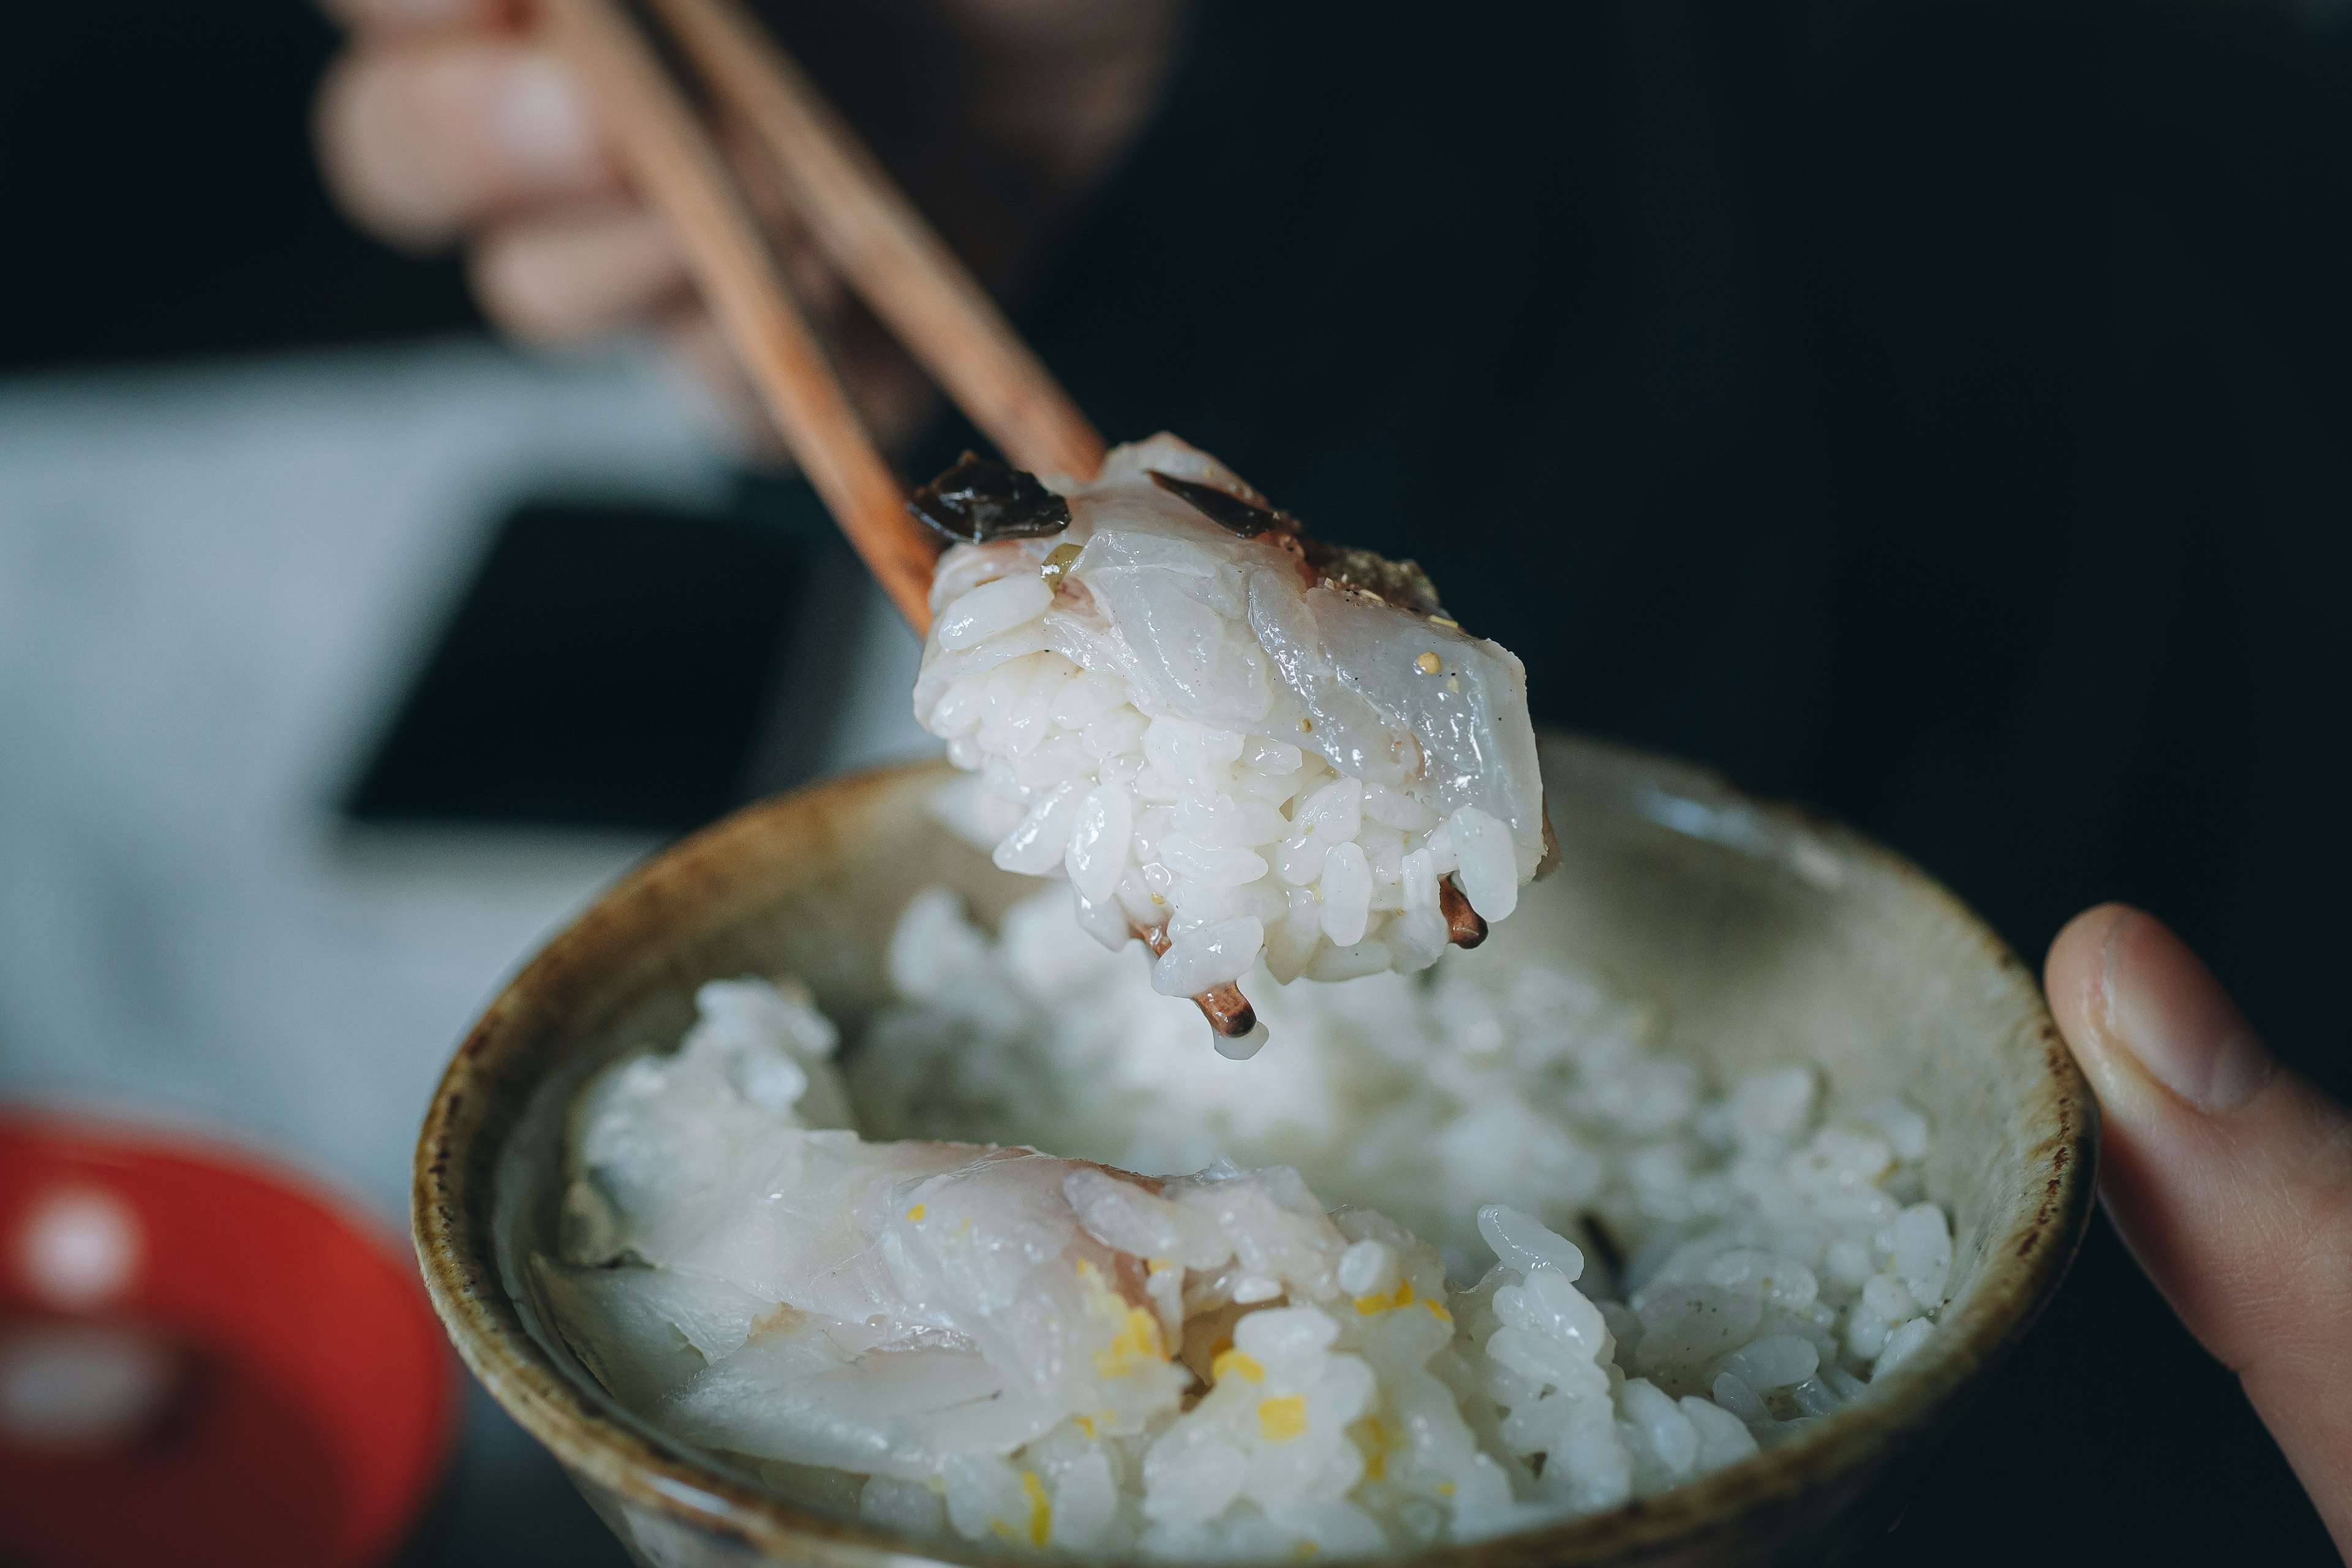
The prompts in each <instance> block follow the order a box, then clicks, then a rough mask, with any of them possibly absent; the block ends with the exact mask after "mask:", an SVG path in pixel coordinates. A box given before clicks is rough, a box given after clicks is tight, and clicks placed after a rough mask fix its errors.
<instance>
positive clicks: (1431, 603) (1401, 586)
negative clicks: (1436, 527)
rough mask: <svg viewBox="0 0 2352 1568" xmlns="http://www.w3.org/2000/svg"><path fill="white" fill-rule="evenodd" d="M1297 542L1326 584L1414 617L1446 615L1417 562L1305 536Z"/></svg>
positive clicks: (1434, 586) (1426, 576)
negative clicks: (1374, 598)
mask: <svg viewBox="0 0 2352 1568" xmlns="http://www.w3.org/2000/svg"><path fill="white" fill-rule="evenodd" d="M1299 544H1300V545H1301V546H1302V547H1303V548H1304V549H1305V551H1306V554H1307V565H1309V566H1312V567H1313V568H1314V569H1315V574H1316V575H1317V576H1318V577H1321V578H1322V579H1324V580H1325V581H1326V582H1330V583H1336V584H1339V586H1340V587H1342V588H1352V589H1355V590H1356V591H1357V592H1359V593H1364V594H1373V595H1378V596H1379V597H1381V598H1382V599H1385V600H1387V601H1388V602H1389V603H1390V604H1391V605H1398V606H1400V607H1401V608H1403V609H1408V610H1411V611H1412V613H1413V614H1415V615H1417V616H1444V614H1445V606H1444V605H1441V604H1439V603H1438V602H1437V584H1434V583H1433V582H1431V581H1430V580H1429V574H1428V573H1426V572H1424V571H1423V570H1422V569H1421V565H1420V563H1418V562H1412V561H1391V560H1390V559H1389V558H1388V557H1387V556H1385V555H1376V554H1374V553H1373V552H1370V551H1369V550H1357V549H1354V548H1351V547H1350V546H1349V545H1345V544H1326V543H1325V542H1323V541H1321V540H1319V539H1308V538H1306V537H1304V536H1301V538H1300V539H1299Z"/></svg>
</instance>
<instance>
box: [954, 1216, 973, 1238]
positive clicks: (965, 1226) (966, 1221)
mask: <svg viewBox="0 0 2352 1568" xmlns="http://www.w3.org/2000/svg"><path fill="white" fill-rule="evenodd" d="M970 1229H971V1215H964V1216H963V1223H962V1224H961V1225H959V1226H956V1233H957V1234H958V1235H959V1236H960V1235H961V1234H962V1233H963V1232H965V1231H967V1230H970Z"/></svg>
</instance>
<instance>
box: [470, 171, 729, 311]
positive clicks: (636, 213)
mask: <svg viewBox="0 0 2352 1568" xmlns="http://www.w3.org/2000/svg"><path fill="white" fill-rule="evenodd" d="M470 269H471V271H472V274H473V281H474V293H475V296H476V298H478V299H479V300H481V302H482V308H483V309H484V310H486V311H488V313H489V316H490V318H491V320H493V321H497V322H498V323H499V325H500V326H501V327H504V328H505V329H506V330H507V331H510V332H513V333H514V334H515V335H517V336H518V337H522V338H527V339H530V340H531V341H532V342H544V343H562V342H578V341H579V340H581V339H583V338H591V337H596V336H600V335H602V334H604V333H605V332H609V331H614V329H616V328H619V327H622V326H625V325H627V324H628V323H629V322H631V321H637V320H641V319H645V318H647V317H650V316H652V315H653V314H655V313H656V311H657V310H661V309H662V308H663V307H665V306H667V305H669V304H671V303H674V302H675V301H676V300H678V299H679V298H680V297H681V296H683V295H684V293H685V292H686V289H687V286H688V285H687V274H686V262H685V258H684V257H683V255H682V254H681V253H680V251H679V249H678V246H677V238H676V237H675V235H674V234H673V232H672V231H671V229H670V226H669V225H668V224H667V223H666V222H664V221H663V220H662V218H661V217H660V216H658V215H657V214H655V213H652V212H649V211H647V210H646V208H644V207H641V206H636V205H632V204H630V203H626V202H619V201H613V202H601V203H597V204H594V205H588V206H582V207H571V208H565V209H562V210H561V211H557V212H552V213H549V214H545V215H543V216H541V215H535V216H530V217H524V218H517V219H514V220H512V221H510V222H508V223H504V224H500V225H499V226H496V227H494V228H492V229H490V230H489V231H488V232H487V233H486V234H484V235H483V237H482V238H481V239H480V240H479V241H478V242H477V244H476V245H475V247H474V251H473V256H472V258H471V263H470Z"/></svg>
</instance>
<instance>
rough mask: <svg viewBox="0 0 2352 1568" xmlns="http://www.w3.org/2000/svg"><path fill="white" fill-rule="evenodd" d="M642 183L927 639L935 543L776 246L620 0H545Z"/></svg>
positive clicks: (766, 390)
mask: <svg viewBox="0 0 2352 1568" xmlns="http://www.w3.org/2000/svg"><path fill="white" fill-rule="evenodd" d="M541 15H542V16H543V18H544V20H545V22H546V25H547V27H548V33H549V37H550V41H551V43H552V44H553V45H554V47H556V49H557V50H558V51H559V52H560V53H561V54H562V55H563V57H564V58H566V59H567V60H569V61H570V62H571V64H572V68H574V69H575V70H577V71H578V72H579V73H580V75H581V78H582V79H583V83H584V85H585V86H586V88H587V89H588V91H589V94H590V96H591V97H592V98H593V100H594V101H595V102H596V104H597V106H598V108H599V109H600V110H602V111H603V112H604V115H605V116H606V117H607V118H608V119H609V120H610V121H612V123H611V125H610V127H609V129H610V130H611V132H612V134H613V138H614V142H615V143H616V145H617V147H618V149H619V152H620V155H621V158H622V161H623V162H624V163H625V164H626V165H627V168H628V171H629V173H630V174H631V175H632V176H633V177H634V178H635V182H636V184H637V187H638V189H639V190H640V191H641V192H642V193H643V194H644V195H645V196H646V199H648V200H649V201H651V202H652V203H653V204H654V205H656V206H657V207H658V208H659V209H660V210H661V211H662V213H663V215H664V216H667V218H668V220H669V222H670V223H671V225H672V226H675V228H676V229H677V234H678V237H679V239H680V240H681V242H682V243H683V244H684V246H685V247H686V252H687V260H688V267H689V268H690V269H691V271H692V272H693V274H694V278H695V282H696V284H697V285H698V288H699V289H700V290H701V293H702V297H703V299H704V300H705V302H707V303H708V304H709V307H710V311H711V314H712V316H713V317H714V318H716V320H717V321H718V323H719V331H720V332H721V333H722V334H723V335H724V336H725V337H726V339H727V342H728V344H729V346H730V347H731V348H732V349H733V351H734V353H735V355H736V357H737V359H738V360H739V361H740V363H741V364H742V366H743V369H744V372H745V374H748V375H749V376H750V377H751V383H752V384H753V385H754V386H755V387H756V388H757V389H758V390H759V393H760V395H761V400H762V401H763V402H764V403H765V404H766V405H767V407H768V411H769V413H770V415H771V416H773V417H774V419H775V421H776V424H777V426H779V427H780V428H781V429H782V432H783V436H784V439H785V441H786V442H787V443H788V444H789V445H790V446H791V447H792V451H793V458H795V459H796V460H798V462H799V463H800V466H801V471H802V472H803V473H804V474H806V475H807V476H808V480H809V483H810V484H812V485H813V486H814V487H815V489H816V492H817V494H818V495H819V496H821V497H822V498H824V503H825V506H826V508H827V509H828V510H831V511H832V513H833V515H834V520H835V521H836V522H837V523H839V524H840V526H841V531H842V532H843V533H844V534H845V535H846V536H847V537H848V540H849V542H850V543H851V545H852V546H854V547H855V548H856V551H857V553H858V555H859V556H860V557H861V558H862V559H863V560H864V561H865V563H866V569H867V570H868V571H870V572H872V573H873V574H874V577H875V580H876V581H877V582H878V583H880V584H882V587H883V590H884V591H885V592H886V593H887V594H888V595H890V600H891V603H893V604H895V605H898V613H899V614H901V615H903V616H906V617H907V623H908V625H909V626H913V627H914V628H915V634H916V635H917V636H918V637H920V636H922V635H923V634H924V633H925V632H926V631H928V630H929V627H930V623H931V612H930V587H931V569H932V567H933V565H934V564H935V563H936V562H937V560H938V556H939V552H938V547H937V543H936V542H935V541H934V540H933V539H932V538H931V537H930V536H929V533H928V532H927V531H925V530H924V529H923V527H922V526H921V524H919V523H918V522H917V521H915V520H914V519H913V518H912V517H910V516H908V511H907V496H906V490H905V489H904V487H902V486H901V485H900V483H899V481H898V476H896V475H895V474H893V473H892V472H891V471H890V466H889V465H888V464H887V463H886V462H884V461H883V459H882V454H881V453H880V452H879V451H878V450H877V449H876V447H875V445H874V440H873V437H871V436H869V435H868V434H867V433H866V426H865V425H864V423H863V422H862V421H860V420H859V418H858V416H857V411H856V409H855V408H854V407H852V406H851V405H850V402H849V398H848V395H846V394H845V392H844V391H843V390H842V386H841V381H840V378H839V377H837V376H836V375H835V374H834V372H833V367H832V366H831V365H830V364H828V363H826V361H825V357H824V351H823V350H822V349H821V348H819V347H818V345H817V341H816V337H815V334H814V333H813V332H812V331H810V330H809V326H808V322H807V321H806V319H805V318H804V317H803V315H802V314H801V311H800V309H799V307H798V306H797V305H796V304H795V303H794V302H793V296H792V292H791V290H790V289H789V288H788V287H787V286H786V284H785V282H784V279H783V277H782V273H781V272H780V271H779V269H778V268H777V266H776V261H775V258H774V256H773V254H772V252H771V250H770V249H769V247H768V244H767V240H766V238H765V237H764V236H763V235H762V233H761V229H760V226H759V223H758V221H757V220H756V219H755V218H754V217H753V216H751V210H750V208H749V207H748V206H747V205H745V203H744V201H743V198H742V195H741V194H740V191H739V190H738V189H737V188H736V186H735V184H734V182H733V179H732V177H731V176H730V174H729V173H728V170H727V166H726V163H725V161H724V160H723V159H722V158H721V157H720V155H719V151H718V149H717V148H716V147H715V146H714V145H713V144H712V142H711V141H710V138H709V135H708V134H707V133H706V132H704V131H703V128H702V126H701V124H700V122H699V121H698V120H697V119H696V117H695V115H694V112H693V110H691V109H690V108H689V107H688V104H687V102H686V100H685V99H684V98H683V97H682V96H681V95H680V94H679V92H678V90H677V87H676V86H675V85H674V84H673V83H672V82H671V81H670V79H669V77H668V75H667V72H666V71H665V70H664V69H663V68H662V65H661V62H660V60H659V59H658V58H656V56H655V55H654V53H653V50H652V48H651V47H650V46H649V45H648V44H647V42H646V38H645V37H644V35H643V34H641V33H640V32H639V31H638V30H637V27H636V26H635V23H633V22H632V21H631V20H630V19H629V18H628V16H625V14H623V13H622V12H621V11H620V10H619V9H618V7H617V5H616V4H615V0H541Z"/></svg>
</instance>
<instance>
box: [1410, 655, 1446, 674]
mask: <svg viewBox="0 0 2352 1568" xmlns="http://www.w3.org/2000/svg"><path fill="white" fill-rule="evenodd" d="M1412 667H1413V668H1415V669H1417V670H1419V671H1421V672H1422V674H1423V675H1435V674H1436V673H1437V672H1438V671H1439V670H1441V669H1444V668H1445V664H1444V660H1442V659H1440V658H1438V657H1437V655H1436V654H1434V653H1425V654H1423V655H1422V656H1421V657H1420V658H1417V659H1414V660H1413V661H1412Z"/></svg>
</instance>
